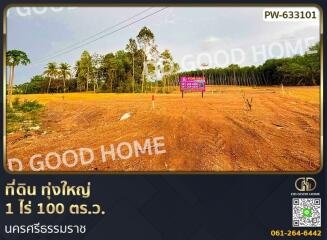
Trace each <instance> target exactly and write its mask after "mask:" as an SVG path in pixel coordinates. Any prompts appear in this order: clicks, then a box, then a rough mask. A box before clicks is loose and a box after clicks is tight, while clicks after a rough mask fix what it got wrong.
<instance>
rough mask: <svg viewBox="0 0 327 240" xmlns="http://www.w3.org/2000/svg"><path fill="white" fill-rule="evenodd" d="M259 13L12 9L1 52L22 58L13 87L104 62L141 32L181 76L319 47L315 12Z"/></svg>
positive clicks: (177, 9)
mask: <svg viewBox="0 0 327 240" xmlns="http://www.w3.org/2000/svg"><path fill="white" fill-rule="evenodd" d="M266 8H267V7H166V8H164V7H146V6H144V7H143V6H142V7H64V8H63V7H55V8H50V7H44V8H42V7H38V8H36V7H12V8H10V9H9V11H8V12H7V50H11V49H19V50H22V51H24V52H26V53H27V55H28V56H29V58H30V60H31V64H29V65H27V66H18V67H17V68H16V70H15V83H16V84H20V83H24V82H27V81H29V80H30V79H31V77H32V76H34V75H39V74H42V73H43V72H44V70H45V66H46V64H47V63H48V62H57V63H61V62H67V63H69V64H70V65H71V66H74V65H75V63H76V61H77V60H78V59H79V57H80V55H81V53H82V51H83V50H87V51H89V52H90V53H91V54H92V53H98V54H106V53H109V52H116V51H118V50H121V49H125V46H126V43H127V42H128V39H129V38H136V36H137V34H138V32H139V31H140V29H141V28H142V27H143V26H147V27H148V28H150V29H151V31H152V32H153V33H154V35H155V41H156V44H157V45H158V49H159V51H160V52H162V51H164V50H165V49H169V50H170V52H171V54H172V56H173V57H174V60H175V61H176V62H177V63H179V65H180V67H181V70H182V71H186V70H192V69H199V68H202V67H203V64H204V65H207V67H226V66H228V65H229V64H239V65H240V66H247V65H260V64H262V63H263V62H264V61H265V60H267V59H269V58H281V57H288V56H292V55H295V54H303V53H304V51H306V50H307V49H308V47H309V46H311V45H313V44H314V43H316V42H318V41H319V22H320V21H319V12H318V18H317V19H315V20H305V21H294V22H292V21H287V22H285V21H279V22H268V21H264V20H263V10H264V9H266ZM293 9H294V8H293ZM305 10H306V11H313V10H314V11H318V10H317V9H316V8H314V7H307V8H305ZM96 34H97V35H96ZM94 35H95V36H94ZM99 37H101V38H100V39H96V38H99ZM93 40H94V41H93ZM80 45H82V46H80ZM201 65H202V66H201Z"/></svg>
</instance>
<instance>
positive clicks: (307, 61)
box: [177, 43, 320, 86]
mask: <svg viewBox="0 0 327 240" xmlns="http://www.w3.org/2000/svg"><path fill="white" fill-rule="evenodd" d="M181 75H183V76H205V77H206V79H207V84H219V85H280V84H284V85H306V86H308V85H319V84H320V47H319V43H316V44H315V45H314V46H312V47H310V48H309V49H308V51H306V52H305V54H304V55H302V56H299V55H296V56H293V57H289V58H280V59H268V60H266V61H265V62H264V63H263V64H262V65H260V66H257V67H256V66H245V67H240V66H238V65H236V64H231V65H229V66H228V67H226V68H210V69H206V70H194V71H188V72H183V73H179V74H177V79H178V77H179V76H181Z"/></svg>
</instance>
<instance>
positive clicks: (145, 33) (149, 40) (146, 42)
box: [136, 27, 154, 92]
mask: <svg viewBox="0 0 327 240" xmlns="http://www.w3.org/2000/svg"><path fill="white" fill-rule="evenodd" d="M136 38H137V41H138V43H139V44H140V46H141V48H142V49H143V69H144V68H145V67H146V60H147V51H148V50H149V49H150V48H151V46H152V45H153V44H154V34H153V33H152V32H151V30H150V29H149V28H147V27H143V28H142V29H141V31H140V32H139V34H138V35H137V37H136ZM144 82H145V71H143V73H142V92H144Z"/></svg>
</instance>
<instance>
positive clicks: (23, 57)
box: [6, 50, 31, 66]
mask: <svg viewBox="0 0 327 240" xmlns="http://www.w3.org/2000/svg"><path fill="white" fill-rule="evenodd" d="M6 61H7V65H8V66H17V65H19V64H21V65H27V64H29V63H30V62H31V60H30V59H29V58H28V57H27V54H26V53H25V52H23V51H20V50H9V51H7V53H6Z"/></svg>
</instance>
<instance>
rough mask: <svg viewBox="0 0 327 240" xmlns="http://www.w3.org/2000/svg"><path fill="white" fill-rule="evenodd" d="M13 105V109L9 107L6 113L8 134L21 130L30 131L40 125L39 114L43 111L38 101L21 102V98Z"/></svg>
mask: <svg viewBox="0 0 327 240" xmlns="http://www.w3.org/2000/svg"><path fill="white" fill-rule="evenodd" d="M12 105H13V107H12V108H10V107H9V106H7V112H6V116H7V117H6V119H7V132H8V133H10V132H15V131H19V130H23V131H30V130H31V129H33V127H36V126H38V125H39V114H40V112H41V111H42V109H43V105H42V104H40V103H38V102H37V101H36V100H35V101H28V100H24V101H23V102H21V101H20V100H19V98H15V100H14V101H13V104H12Z"/></svg>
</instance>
